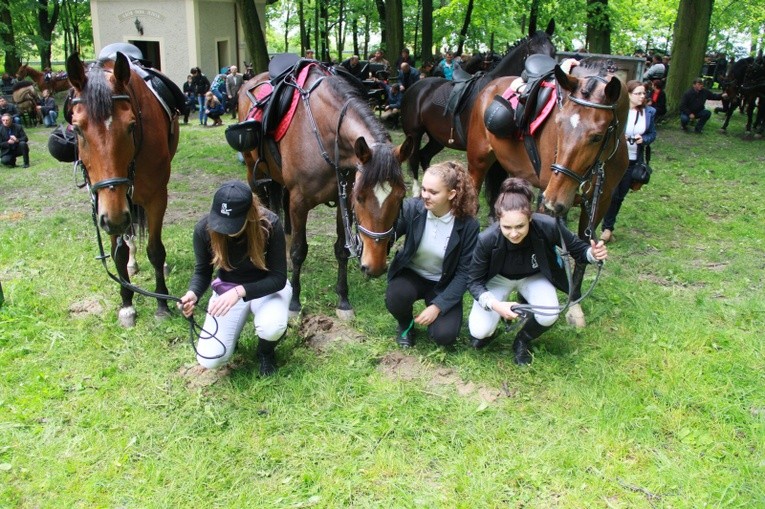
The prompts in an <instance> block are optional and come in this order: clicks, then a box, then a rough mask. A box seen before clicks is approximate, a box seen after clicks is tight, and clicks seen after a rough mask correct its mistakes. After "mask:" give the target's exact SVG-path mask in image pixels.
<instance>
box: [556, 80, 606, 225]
mask: <svg viewBox="0 0 765 509" xmlns="http://www.w3.org/2000/svg"><path fill="white" fill-rule="evenodd" d="M589 78H592V79H595V80H598V81H600V82H601V83H604V84H608V81H607V80H606V79H605V78H603V77H602V76H589ZM556 88H557V90H556V91H557V95H558V110H562V109H563V94H562V93H561V90H560V84H559V83H558V82H557V80H556ZM567 97H568V100H570V101H571V102H573V103H574V104H577V105H579V106H582V107H585V108H595V109H598V110H609V111H611V113H612V115H613V116H612V118H611V122H609V124H608V127H607V128H606V133H605V136H603V141H602V142H601V144H600V148H599V149H598V154H597V155H596V156H595V161H594V162H593V163H592V165H590V166H589V167H588V168H587V171H586V172H585V173H584V175H579V174H578V173H576V172H574V171H573V170H571V169H570V168H567V167H565V166H564V165H562V164H558V163H557V162H554V163H552V164H551V165H550V168H551V169H552V172H553V174H555V175H557V174H563V175H565V176H566V177H569V178H570V179H572V180H574V181H575V182H576V183H577V184H578V185H579V189H578V192H579V194H580V195H581V196H582V201H583V203H584V205H585V207H586V209H587V211H588V215H589V224H588V225H587V229H586V230H585V235H586V236H587V237H588V238H591V236H592V233H593V230H594V228H595V213H596V210H597V205H598V202H599V201H600V196H601V194H602V192H603V182H604V180H605V176H606V172H605V165H606V162H608V161H609V160H611V158H613V157H614V155H615V154H616V151H617V150H618V149H619V143H620V139H619V136H618V132H619V117H618V116H617V115H616V108H617V106H618V104H616V103H614V104H600V103H596V102H592V101H588V100H586V99H582V98H579V97H575V96H573V95H571V94H568V96H567ZM611 138H613V139H614V148H613V150H612V151H611V153H610V154H609V155H608V157H606V158H605V159H602V158H601V157H602V156H603V153H604V152H605V150H606V147H607V146H608V143H609V141H610V140H611ZM557 157H558V152H557V150H556V152H555V158H556V159H557ZM593 175H594V176H595V184H594V186H587V184H592V177H593ZM590 189H592V195H591V197H590V198H587V195H588V194H589V193H590Z"/></svg>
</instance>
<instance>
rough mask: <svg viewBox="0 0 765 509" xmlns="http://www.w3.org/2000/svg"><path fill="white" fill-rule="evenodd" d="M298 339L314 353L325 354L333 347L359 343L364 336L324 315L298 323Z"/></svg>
mask: <svg viewBox="0 0 765 509" xmlns="http://www.w3.org/2000/svg"><path fill="white" fill-rule="evenodd" d="M299 334H300V337H302V338H303V340H304V341H305V344H306V345H308V346H309V347H310V348H311V349H312V350H314V351H316V352H320V353H321V352H325V351H326V350H327V349H328V348H330V347H331V346H333V345H338V344H346V343H359V342H361V341H363V340H364V336H363V335H361V334H359V333H358V332H357V331H355V330H353V329H351V328H350V327H348V326H346V325H345V324H343V323H342V322H340V321H339V320H336V319H334V318H331V317H329V316H326V315H308V316H306V317H304V318H303V321H302V322H300V329H299Z"/></svg>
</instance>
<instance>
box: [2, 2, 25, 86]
mask: <svg viewBox="0 0 765 509" xmlns="http://www.w3.org/2000/svg"><path fill="white" fill-rule="evenodd" d="M0 25H3V26H4V27H5V30H0V41H2V43H3V45H4V46H5V47H6V48H8V49H6V50H5V72H7V73H8V74H13V75H15V74H16V71H18V70H19V67H21V58H20V57H19V55H18V53H17V51H18V49H17V48H16V36H15V34H14V33H13V20H12V19H11V3H10V0H0Z"/></svg>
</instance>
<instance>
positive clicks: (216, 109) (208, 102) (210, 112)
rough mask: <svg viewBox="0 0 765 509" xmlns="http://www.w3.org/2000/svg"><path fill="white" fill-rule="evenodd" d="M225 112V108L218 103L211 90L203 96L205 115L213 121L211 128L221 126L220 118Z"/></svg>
mask: <svg viewBox="0 0 765 509" xmlns="http://www.w3.org/2000/svg"><path fill="white" fill-rule="evenodd" d="M225 112H226V108H225V107H224V106H223V103H221V102H220V100H219V99H218V96H217V95H215V94H213V92H212V90H210V91H208V92H207V93H206V94H205V114H206V115H207V116H208V117H209V118H211V119H213V124H212V125H213V127H215V126H216V125H223V120H221V119H220V117H221V116H222V115H223V114H224V113H225Z"/></svg>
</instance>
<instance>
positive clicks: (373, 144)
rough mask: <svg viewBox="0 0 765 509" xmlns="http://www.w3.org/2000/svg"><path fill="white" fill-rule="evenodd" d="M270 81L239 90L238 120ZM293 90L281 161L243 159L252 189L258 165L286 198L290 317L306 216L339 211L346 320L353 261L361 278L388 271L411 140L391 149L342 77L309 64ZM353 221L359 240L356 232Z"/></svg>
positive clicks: (295, 308)
mask: <svg viewBox="0 0 765 509" xmlns="http://www.w3.org/2000/svg"><path fill="white" fill-rule="evenodd" d="M267 80H268V73H263V74H259V75H258V76H255V77H254V78H253V79H252V80H250V81H248V82H247V83H245V85H244V86H243V87H242V89H241V90H240V92H239V120H240V121H241V120H244V119H245V118H246V117H247V115H248V112H249V111H250V108H251V106H252V102H251V100H250V95H249V93H251V91H253V89H256V87H258V86H259V85H261V84H263V83H264V82H266V81H267ZM291 83H292V84H291V92H290V93H292V90H295V91H297V92H298V95H299V97H300V99H297V98H295V99H293V100H296V101H297V100H299V101H300V104H299V105H298V106H297V108H296V110H295V112H294V117H293V119H292V121H291V123H290V124H289V127H288V128H287V129H286V132H285V133H284V135H283V137H281V138H280V139H279V141H276V142H275V146H276V147H277V148H278V155H277V154H275V153H274V151H273V150H269V149H268V148H265V149H264V150H263V152H264V153H263V154H258V151H257V149H256V150H253V151H251V152H246V153H245V154H244V157H245V162H246V164H247V177H248V181H249V182H250V183H251V185H252V183H253V182H254V181H253V176H254V174H255V164H256V161H259V166H258V170H259V171H260V172H264V173H266V174H268V175H270V176H271V177H272V178H273V179H274V181H276V182H278V183H279V184H281V185H283V186H284V188H285V189H286V191H287V197H288V199H287V200H286V204H287V211H286V212H285V213H286V215H287V216H288V217H287V218H286V220H285V227H286V228H285V229H287V227H288V225H289V228H291V231H292V233H291V235H292V238H291V247H290V257H291V260H292V279H291V282H292V292H293V293H292V302H290V312H291V313H292V314H293V315H294V314H297V313H298V312H299V311H300V309H301V306H300V271H301V268H302V265H303V262H304V261H305V258H306V255H307V253H308V244H307V242H306V222H307V219H308V212H309V211H310V210H311V209H313V208H315V207H316V206H317V205H320V204H322V203H330V202H332V203H335V204H337V205H338V207H337V241H336V242H335V257H336V258H337V262H338V273H337V286H336V291H337V294H338V305H337V314H338V316H339V317H340V318H343V319H349V318H352V317H353V308H352V307H351V305H350V302H349V301H348V281H347V268H348V258H349V257H350V256H351V255H352V254H353V255H357V254H358V255H359V256H360V257H359V264H360V267H361V271H362V272H363V273H364V274H365V275H366V276H368V277H377V276H380V275H382V274H383V273H384V272H385V270H386V269H387V254H388V251H389V249H390V245H391V244H392V243H393V241H394V238H393V237H392V235H393V232H394V225H395V222H396V219H397V217H398V214H399V211H400V209H401V204H402V201H403V198H404V195H405V194H406V189H405V186H404V179H403V175H402V173H401V162H402V161H403V160H404V159H406V156H407V155H408V154H409V151H410V150H411V146H412V140H411V138H408V139H407V140H406V141H404V143H403V144H402V145H401V146H399V147H396V146H394V145H393V144H392V143H391V140H390V136H389V135H388V133H387V131H386V130H385V129H384V128H383V127H382V125H381V124H380V122H379V121H378V120H377V118H376V117H375V115H374V113H373V112H372V111H371V110H370V108H369V106H368V105H367V102H366V99H365V98H363V97H362V96H361V94H360V93H359V91H358V89H357V87H356V86H354V85H352V84H350V83H349V82H348V81H346V79H345V78H344V77H342V76H339V75H328V74H327V72H326V70H325V69H324V68H322V67H320V66H319V65H316V64H311V67H310V69H309V71H308V74H307V77H306V81H305V82H304V83H303V84H302V85H298V84H297V83H296V82H294V81H292V82H291ZM268 143H269V142H266V144H268ZM344 195H345V196H344ZM354 222H355V226H356V229H357V231H358V234H357V235H354V234H353V232H352V231H351V229H352V227H353V225H354V224H353V223H354ZM288 233H289V231H288ZM349 248H350V250H353V251H354V253H351V252H350V251H349ZM359 252H360V253H359Z"/></svg>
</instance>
